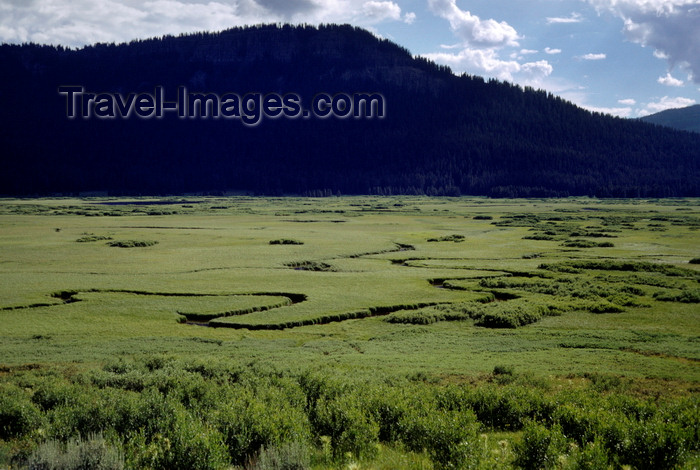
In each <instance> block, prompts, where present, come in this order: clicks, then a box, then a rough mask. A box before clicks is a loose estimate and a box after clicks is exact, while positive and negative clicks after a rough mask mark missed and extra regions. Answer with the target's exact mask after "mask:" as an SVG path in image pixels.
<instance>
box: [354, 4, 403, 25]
mask: <svg viewBox="0 0 700 470" xmlns="http://www.w3.org/2000/svg"><path fill="white" fill-rule="evenodd" d="M362 10H363V13H364V15H365V16H366V17H367V18H369V19H371V20H373V21H384V20H395V21H398V20H401V7H400V6H398V5H397V4H396V3H394V2H376V1H369V2H365V3H364V4H363V5H362Z"/></svg>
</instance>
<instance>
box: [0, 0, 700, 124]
mask: <svg viewBox="0 0 700 470" xmlns="http://www.w3.org/2000/svg"><path fill="white" fill-rule="evenodd" d="M260 23H292V24H299V23H306V24H320V23H339V24H340V23H349V24H352V25H355V26H360V27H363V28H366V29H368V30H370V31H372V32H373V33H374V34H376V35H377V36H379V37H382V38H386V39H389V40H391V41H393V42H396V43H397V44H400V45H401V46H403V47H405V48H407V49H408V50H409V51H410V52H411V53H412V54H413V55H416V56H424V57H427V58H429V59H431V60H433V61H434V62H437V63H439V64H443V65H448V66H450V68H451V69H452V70H453V71H454V72H455V73H458V74H461V73H467V74H470V75H479V76H483V77H487V78H496V79H499V80H506V81H509V82H514V83H517V84H520V85H522V86H531V87H534V88H537V89H544V90H547V91H549V92H551V93H553V94H555V95H558V96H561V97H563V98H564V99H567V100H569V101H572V102H573V103H575V104H577V105H579V106H581V107H584V108H587V109H590V110H593V111H598V112H603V113H609V114H613V115H616V116H621V117H630V118H634V117H640V116H644V115H648V114H652V113H656V112H659V111H662V110H664V109H669V108H679V107H685V106H690V105H693V104H698V103H700V0H0V42H3V43H24V42H34V43H41V44H54V45H58V44H61V45H63V46H69V47H82V46H83V45H86V44H92V43H96V42H116V43H119V42H126V41H130V40H132V39H143V38H149V37H154V36H162V35H166V34H172V35H178V34H180V33H186V32H194V31H220V30H223V29H226V28H230V27H232V26H243V25H251V24H260Z"/></svg>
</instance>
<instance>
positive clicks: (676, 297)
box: [654, 289, 700, 304]
mask: <svg viewBox="0 0 700 470" xmlns="http://www.w3.org/2000/svg"><path fill="white" fill-rule="evenodd" d="M654 298H655V299H656V300H661V301H663V302H683V303H687V304H697V303H700V290H698V289H695V290H683V291H681V292H677V291H676V292H674V291H670V290H665V291H660V292H655V293H654Z"/></svg>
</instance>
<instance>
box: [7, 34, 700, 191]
mask: <svg viewBox="0 0 700 470" xmlns="http://www.w3.org/2000/svg"><path fill="white" fill-rule="evenodd" d="M0 70H1V71H2V73H0V149H2V150H1V151H2V155H3V163H4V165H3V166H4V168H3V171H2V172H0V194H14V195H33V194H49V193H56V192H58V193H64V194H65V193H76V192H81V191H95V190H101V191H108V192H109V193H110V194H158V193H183V192H216V191H227V190H238V191H249V192H251V193H256V194H263V193H264V194H288V193H293V194H310V195H317V194H337V193H341V194H353V193H375V194H389V193H407V194H423V193H425V194H436V195H438V194H445V195H456V194H486V195H491V196H562V195H596V196H600V197H609V196H628V197H635V196H690V195H693V196H700V135H695V134H691V133H687V132H678V131H675V130H671V129H664V128H660V127H657V126H654V125H650V124H647V123H643V122H639V121H633V120H626V119H619V118H614V117H611V116H604V115H600V114H592V113H590V112H588V111H585V110H583V109H580V108H578V107H576V106H574V105H572V104H571V103H568V102H566V101H564V100H562V99H561V98H558V97H556V96H553V95H551V94H548V93H546V92H543V91H535V90H533V89H522V88H521V87H519V86H516V85H512V84H508V83H502V82H498V81H493V80H489V81H485V80H484V79H482V78H480V77H474V76H466V75H463V76H456V75H454V74H453V73H452V72H451V71H450V70H449V69H448V68H446V67H441V66H438V65H435V64H433V63H431V62H429V61H427V60H425V59H422V58H414V57H412V56H411V54H410V53H409V52H408V51H407V50H405V49H404V48H402V47H400V46H398V45H396V44H394V43H391V42H389V41H387V40H381V39H378V38H376V37H375V36H373V35H372V34H370V33H369V32H367V31H365V30H362V29H359V28H354V27H351V26H347V25H345V26H337V25H328V26H320V27H311V26H298V27H293V26H276V25H265V26H256V27H246V28H234V29H230V30H226V31H222V32H220V33H200V34H190V35H183V36H180V37H162V38H154V39H148V40H139V41H133V42H131V43H128V44H120V45H114V44H98V45H94V46H89V47H85V48H82V49H79V50H69V49H64V48H61V47H51V46H40V45H32V44H28V45H2V46H0ZM61 86H64V87H65V86H75V87H82V88H83V89H84V90H85V91H86V92H95V93H110V94H112V96H117V95H116V93H120V95H118V96H119V97H121V98H123V99H124V102H123V103H121V102H120V103H119V105H122V106H123V108H124V111H125V113H126V111H127V110H128V109H129V106H131V107H132V108H135V106H136V104H135V103H134V102H133V101H135V100H137V99H139V97H138V96H134V95H133V93H150V94H155V90H156V87H158V86H160V87H162V90H163V93H164V99H165V101H169V102H173V101H174V100H175V98H176V96H177V94H178V89H179V87H186V89H187V91H188V92H203V93H218V94H220V95H223V94H225V93H228V92H231V93H237V94H239V95H240V96H244V95H246V94H248V93H253V92H257V93H261V94H262V95H265V94H269V93H276V94H279V95H280V96H283V95H285V94H288V93H295V94H297V95H298V96H300V97H301V101H302V102H301V106H304V107H305V108H308V103H309V102H310V101H311V98H312V97H314V96H316V95H317V94H318V93H320V92H326V93H328V94H329V95H335V94H337V93H347V94H349V95H352V94H353V93H359V92H367V93H378V94H381V95H382V96H383V98H384V102H383V103H384V109H383V112H384V117H383V118H379V117H377V116H376V115H375V116H374V117H372V118H357V119H356V118H353V117H348V118H345V119H340V118H336V117H327V118H324V119H321V118H318V117H310V118H306V119H305V118H303V117H298V118H289V117H285V116H284V115H283V116H280V117H277V118H274V119H273V118H270V117H264V118H262V119H261V120H260V122H259V123H258V124H257V125H248V124H246V123H244V122H243V119H235V118H233V119H231V118H222V117H219V118H218V119H213V118H206V119H205V118H180V117H179V116H178V115H177V114H176V113H175V112H174V111H171V112H164V113H163V117H162V118H155V117H153V116H152V115H151V116H150V117H146V118H141V117H139V115H138V114H139V113H135V112H132V113H131V114H130V117H129V118H128V119H125V118H121V117H118V115H117V117H115V118H99V117H96V113H102V114H107V113H108V112H110V109H108V108H109V107H108V106H107V105H106V104H104V102H103V105H104V106H102V107H100V108H99V109H98V108H95V107H94V104H95V103H94V102H93V104H92V105H90V102H87V104H88V106H87V107H86V110H89V109H92V112H93V114H92V117H91V118H88V119H84V118H81V117H76V118H73V119H70V118H68V117H67V113H68V111H69V110H68V109H67V105H68V101H69V100H68V96H69V94H68V93H67V92H64V93H63V94H62V93H59V87H61ZM71 89H75V88H68V90H71ZM63 90H66V88H63ZM129 94H132V95H131V98H129ZM262 95H261V96H262ZM251 96H253V95H251ZM83 98H84V97H83ZM121 98H120V99H121ZM129 99H131V100H132V101H129ZM86 101H87V100H86ZM273 104H275V103H273ZM127 105H129V106H127ZM141 105H143V106H142V108H140V110H141V111H142V113H141V114H143V115H146V114H148V110H149V108H148V106H147V105H148V103H147V102H143V103H141ZM76 106H77V109H76V110H80V111H83V110H82V106H81V105H80V100H76ZM90 106H93V107H92V108H90ZM115 107H116V105H114V104H113V105H112V108H115ZM76 110H73V111H76ZM111 111H115V110H114V109H111ZM117 111H118V108H117ZM380 111H382V110H380ZM115 112H116V111H115Z"/></svg>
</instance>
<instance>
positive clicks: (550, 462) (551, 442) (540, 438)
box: [513, 421, 566, 470]
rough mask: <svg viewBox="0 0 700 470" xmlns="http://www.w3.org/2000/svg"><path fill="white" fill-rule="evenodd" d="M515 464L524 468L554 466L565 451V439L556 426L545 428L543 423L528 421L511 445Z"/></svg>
mask: <svg viewBox="0 0 700 470" xmlns="http://www.w3.org/2000/svg"><path fill="white" fill-rule="evenodd" d="M513 451H514V453H515V461H514V463H515V465H516V466H517V467H519V468H523V469H526V470H529V469H532V470H538V469H550V468H556V467H557V465H558V462H559V456H560V455H561V454H563V453H564V452H565V451H566V440H565V438H564V435H563V434H562V432H561V429H560V428H559V427H558V426H555V427H553V428H551V429H547V428H546V427H545V426H544V425H542V424H538V423H535V422H534V421H530V422H528V423H527V424H526V425H525V427H524V428H523V436H522V439H521V440H520V441H517V442H516V443H515V444H514V446H513Z"/></svg>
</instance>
